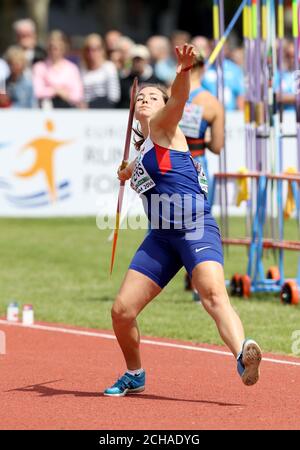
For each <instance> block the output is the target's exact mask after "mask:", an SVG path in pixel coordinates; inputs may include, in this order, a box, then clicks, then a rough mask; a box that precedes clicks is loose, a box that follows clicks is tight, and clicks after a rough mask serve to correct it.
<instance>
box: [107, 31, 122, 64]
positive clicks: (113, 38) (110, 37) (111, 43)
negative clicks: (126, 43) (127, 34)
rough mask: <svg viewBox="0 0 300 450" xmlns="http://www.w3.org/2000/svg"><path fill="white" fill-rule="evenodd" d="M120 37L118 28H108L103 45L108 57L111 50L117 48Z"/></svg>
mask: <svg viewBox="0 0 300 450" xmlns="http://www.w3.org/2000/svg"><path fill="white" fill-rule="evenodd" d="M121 37H122V33H121V32H120V31H118V30H109V31H108V32H107V33H106V34H105V36H104V41H105V47H106V52H107V55H108V57H109V58H110V55H111V52H113V51H114V50H116V49H117V45H118V42H119V40H120V38H121Z"/></svg>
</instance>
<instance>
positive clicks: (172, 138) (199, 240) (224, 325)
mask: <svg viewBox="0 0 300 450" xmlns="http://www.w3.org/2000/svg"><path fill="white" fill-rule="evenodd" d="M176 53H177V60H178V67H177V75H176V78H175V81H174V83H173V85H172V89H171V96H170V98H168V96H167V94H166V93H165V92H164V91H163V90H162V89H161V88H160V87H158V86H152V85H150V86H146V87H142V88H141V89H140V91H139V92H138V94H137V97H136V105H135V117H136V119H137V120H138V121H139V123H140V126H141V133H142V140H141V141H142V142H141V141H138V142H137V146H138V147H139V146H140V145H141V144H142V146H141V147H140V154H139V157H138V158H137V159H136V160H135V161H133V162H132V163H130V164H129V165H128V166H127V167H126V168H125V169H123V170H119V171H118V177H119V179H120V180H127V179H130V178H131V186H132V188H133V189H135V190H136V192H138V193H139V194H142V198H143V200H144V207H145V209H146V212H147V214H148V218H149V221H150V222H151V231H150V233H149V234H148V235H147V236H146V237H145V240H144V241H143V243H142V244H141V246H140V248H139V249H138V250H137V252H136V254H135V256H134V257H133V260H132V262H131V264H130V267H129V270H128V272H127V273H126V276H125V279H124V281H123V284H122V286H121V288H120V291H119V293H118V295H117V297H116V299H115V302H114V304H113V307H112V321H113V328H114V332H115V334H116V337H117V340H118V343H119V345H120V347H121V350H122V352H123V355H124V358H125V361H126V365H127V371H126V372H125V374H124V375H123V376H122V377H121V378H120V379H118V380H117V382H116V383H115V384H114V385H113V386H112V387H110V388H107V389H106V390H105V391H104V395H107V396H113V397H122V396H124V395H126V394H127V393H138V392H142V391H143V390H144V389H145V371H144V370H143V368H142V363H141V357H140V349H139V346H140V333H139V329H138V325H137V321H136V318H137V316H138V314H139V313H140V312H141V311H142V310H143V309H144V307H145V306H146V305H147V304H148V303H149V302H150V301H151V300H153V299H154V298H155V297H156V296H157V295H158V294H159V293H160V292H161V290H162V289H163V288H164V287H165V286H166V285H167V284H168V282H169V281H170V280H171V279H172V278H173V277H174V275H175V274H176V273H177V272H178V270H179V269H180V268H181V267H182V266H183V265H184V266H185V268H186V270H187V271H188V273H189V275H190V277H191V278H192V282H193V285H194V286H195V288H196V289H197V290H198V292H199V294H200V296H201V299H202V302H203V306H204V308H205V309H206V311H207V312H208V313H209V314H210V315H211V317H212V318H213V319H214V321H215V323H216V325H217V328H218V330H219V333H220V336H221V337H222V339H223V341H224V342H225V344H226V345H227V346H228V347H229V349H230V350H231V352H232V353H233V355H234V356H235V357H236V358H237V369H238V373H239V375H240V376H241V378H242V381H243V382H244V384H245V385H248V386H250V385H253V384H255V383H256V382H257V380H258V378H259V364H260V361H261V350H260V348H259V346H258V344H257V343H256V342H255V341H253V340H250V339H246V340H245V337H244V331H243V326H242V324H241V321H240V319H239V317H238V316H237V314H236V312H235V311H234V310H233V308H232V306H231V304H230V302H229V298H228V295H227V291H226V288H225V282H224V272H223V254H222V243H221V238H220V233H219V229H218V226H217V224H216V222H215V220H214V219H213V217H212V216H211V213H210V208H209V204H208V202H207V199H206V196H205V193H204V191H203V189H202V187H201V176H199V175H201V168H200V169H199V167H198V170H197V168H196V167H195V164H194V162H193V159H192V157H191V154H190V152H189V150H188V146H187V142H186V139H185V137H184V134H183V132H182V131H181V130H180V128H179V126H178V123H179V121H180V119H181V117H182V113H183V109H184V105H185V103H186V101H187V99H188V97H189V92H190V71H189V69H190V68H191V66H192V64H193V62H194V61H195V52H194V47H193V46H192V45H188V44H185V45H184V46H183V47H181V48H176ZM170 197H172V199H171V201H172V200H174V198H175V200H174V205H173V206H174V207H173V209H172V214H170V216H169V218H168V217H166V216H165V215H164V212H163V210H164V206H166V204H168V202H169V204H170V203H171V201H170ZM186 197H188V198H190V199H192V201H191V202H186V201H185V199H186ZM157 198H158V199H159V202H156V201H155V200H157ZM178 198H179V199H181V200H182V201H181V202H180V201H179V200H178ZM153 199H154V201H153ZM199 199H200V200H199ZM201 199H202V200H203V208H202V209H201V206H200V207H199V208H198V206H197V203H198V204H201ZM160 201H162V203H163V205H162V207H161V205H160V204H159V203H160ZM176 201H177V203H179V204H180V206H181V207H184V208H185V209H186V210H183V211H182V210H181V212H180V213H178V210H177V207H178V205H177V204H175V203H176ZM164 203H165V204H164ZM145 205H146V206H145ZM186 205H188V206H186ZM191 205H192V206H191ZM198 209H199V210H200V211H202V214H200V215H199V214H198ZM170 210H171V208H170ZM182 216H184V219H185V220H184V223H183V224H182V225H181V228H180V229H178V223H179V224H180V220H179V219H180V218H182ZM187 216H188V220H186V217H187ZM189 216H191V217H189ZM194 217H196V231H195V222H194V221H193V218H194ZM186 223H187V225H186ZM199 224H200V225H199ZM201 225H203V227H202V228H201Z"/></svg>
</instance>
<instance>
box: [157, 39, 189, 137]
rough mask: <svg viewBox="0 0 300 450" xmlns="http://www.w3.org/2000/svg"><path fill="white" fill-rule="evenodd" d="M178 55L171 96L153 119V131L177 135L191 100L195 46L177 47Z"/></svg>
mask: <svg viewBox="0 0 300 450" xmlns="http://www.w3.org/2000/svg"><path fill="white" fill-rule="evenodd" d="M176 54H177V61H178V65H177V75H176V78H175V80H174V82H173V84H172V87H171V96H170V98H169V100H168V102H167V104H166V106H165V107H164V108H163V109H161V110H160V111H159V112H158V113H157V114H156V115H155V116H154V117H153V118H152V119H151V122H150V124H151V130H153V131H159V130H160V129H163V130H164V132H166V133H168V132H170V133H175V131H176V129H177V126H178V123H179V122H180V120H181V118H182V114H183V110H184V106H185V104H186V102H187V100H188V98H189V93H190V87H191V79H190V77H191V75H190V70H189V69H191V67H192V65H193V63H194V60H195V57H196V53H195V48H194V46H193V45H190V44H185V45H184V46H183V47H181V48H179V47H176Z"/></svg>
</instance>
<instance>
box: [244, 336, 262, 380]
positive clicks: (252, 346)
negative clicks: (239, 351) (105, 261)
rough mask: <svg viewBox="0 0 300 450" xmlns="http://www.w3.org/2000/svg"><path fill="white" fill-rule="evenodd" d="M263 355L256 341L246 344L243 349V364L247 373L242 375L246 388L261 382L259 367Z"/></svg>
mask: <svg viewBox="0 0 300 450" xmlns="http://www.w3.org/2000/svg"><path fill="white" fill-rule="evenodd" d="M261 358H262V354H261V349H260V348H259V346H258V344H257V343H256V342H254V341H249V342H246V343H245V346H244V349H243V364H244V366H245V371H244V373H243V375H242V380H243V383H244V384H245V385H246V386H253V385H254V384H255V383H257V382H258V380H259V365H260V362H261Z"/></svg>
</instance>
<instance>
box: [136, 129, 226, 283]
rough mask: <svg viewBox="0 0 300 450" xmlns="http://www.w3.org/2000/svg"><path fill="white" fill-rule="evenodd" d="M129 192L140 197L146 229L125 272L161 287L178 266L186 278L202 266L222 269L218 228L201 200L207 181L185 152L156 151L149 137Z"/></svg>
mask: <svg viewBox="0 0 300 450" xmlns="http://www.w3.org/2000/svg"><path fill="white" fill-rule="evenodd" d="M131 187H132V188H133V189H134V190H135V191H136V192H137V193H138V194H139V195H140V196H141V197H142V200H143V204H144V209H145V212H146V214H147V216H148V219H149V222H150V224H151V225H150V233H149V234H148V235H147V236H146V238H145V240H144V241H143V243H142V244H141V246H140V248H139V249H138V250H137V252H136V254H135V256H134V257H133V260H132V262H131V264H130V267H129V268H130V269H133V270H136V271H138V272H141V273H143V274H144V275H146V276H148V277H149V278H151V279H152V280H153V281H154V282H156V283H157V284H158V285H159V286H160V287H161V288H163V287H164V286H166V284H168V282H169V281H170V280H171V279H172V278H173V277H174V275H175V274H176V273H177V272H178V270H179V269H180V268H181V267H182V266H183V265H184V266H185V268H186V270H187V271H188V273H189V275H190V276H191V275H192V271H193V269H194V268H195V266H196V265H197V264H199V263H201V262H204V261H217V262H219V263H220V264H223V251H222V243H221V237H220V232H219V228H218V226H217V224H216V222H215V220H214V218H213V217H212V215H211V212H210V206H209V204H208V201H207V197H206V194H207V181H206V177H205V174H204V172H203V170H202V167H201V166H200V164H199V163H196V162H195V161H194V160H193V158H192V157H191V153H190V151H179V150H172V149H168V148H165V147H161V146H159V145H157V144H155V143H153V142H152V141H151V139H150V137H148V138H147V139H146V140H145V142H144V145H143V147H142V148H141V150H140V154H139V156H138V158H137V161H136V164H135V168H134V171H133V174H132V177H131Z"/></svg>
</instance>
